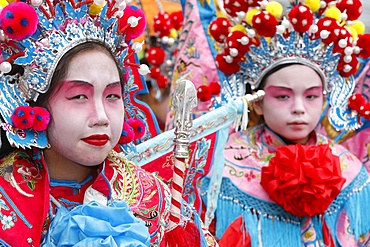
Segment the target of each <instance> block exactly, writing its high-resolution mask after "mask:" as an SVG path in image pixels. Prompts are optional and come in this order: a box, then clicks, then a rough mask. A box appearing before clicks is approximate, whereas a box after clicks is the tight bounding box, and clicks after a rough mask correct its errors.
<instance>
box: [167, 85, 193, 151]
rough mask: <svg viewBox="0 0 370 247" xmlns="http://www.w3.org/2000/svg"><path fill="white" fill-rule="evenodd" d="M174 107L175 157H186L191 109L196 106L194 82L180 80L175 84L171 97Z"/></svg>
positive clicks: (191, 123)
mask: <svg viewBox="0 0 370 247" xmlns="http://www.w3.org/2000/svg"><path fill="white" fill-rule="evenodd" d="M172 105H173V106H174V108H175V119H174V123H175V140H174V141H175V150H174V156H175V157H176V158H187V157H188V155H189V154H188V145H189V130H190V128H191V127H192V125H193V119H192V111H193V109H194V108H195V107H196V106H197V93H196V89H195V86H194V84H193V83H192V82H191V81H189V80H182V81H180V82H179V84H178V85H177V86H176V91H175V92H174V95H173V98H172Z"/></svg>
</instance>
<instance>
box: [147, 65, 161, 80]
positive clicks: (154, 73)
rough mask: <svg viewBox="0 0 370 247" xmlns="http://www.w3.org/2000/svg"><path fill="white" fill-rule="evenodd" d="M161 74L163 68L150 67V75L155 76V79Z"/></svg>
mask: <svg viewBox="0 0 370 247" xmlns="http://www.w3.org/2000/svg"><path fill="white" fill-rule="evenodd" d="M160 75H161V69H160V68H158V67H152V68H151V69H150V77H151V78H153V79H157V78H158V76H160Z"/></svg>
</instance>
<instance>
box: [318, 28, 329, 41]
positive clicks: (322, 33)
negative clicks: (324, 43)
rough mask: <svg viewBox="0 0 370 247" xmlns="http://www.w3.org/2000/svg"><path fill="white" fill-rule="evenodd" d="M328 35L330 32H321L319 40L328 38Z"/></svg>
mask: <svg viewBox="0 0 370 247" xmlns="http://www.w3.org/2000/svg"><path fill="white" fill-rule="evenodd" d="M329 35H330V32H329V31H327V30H322V31H321V32H320V38H322V39H327V38H328V37H329Z"/></svg>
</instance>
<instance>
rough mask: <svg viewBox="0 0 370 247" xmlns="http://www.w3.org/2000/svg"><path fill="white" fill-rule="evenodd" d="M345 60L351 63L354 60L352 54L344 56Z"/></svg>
mask: <svg viewBox="0 0 370 247" xmlns="http://www.w3.org/2000/svg"><path fill="white" fill-rule="evenodd" d="M343 61H344V62H345V63H350V62H351V61H352V56H348V55H347V56H344V58H343Z"/></svg>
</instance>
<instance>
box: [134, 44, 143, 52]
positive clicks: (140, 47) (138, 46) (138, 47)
mask: <svg viewBox="0 0 370 247" xmlns="http://www.w3.org/2000/svg"><path fill="white" fill-rule="evenodd" d="M132 49H133V50H134V51H135V52H136V53H138V52H141V51H142V50H143V44H142V43H140V42H135V43H134V44H133V45H132Z"/></svg>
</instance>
